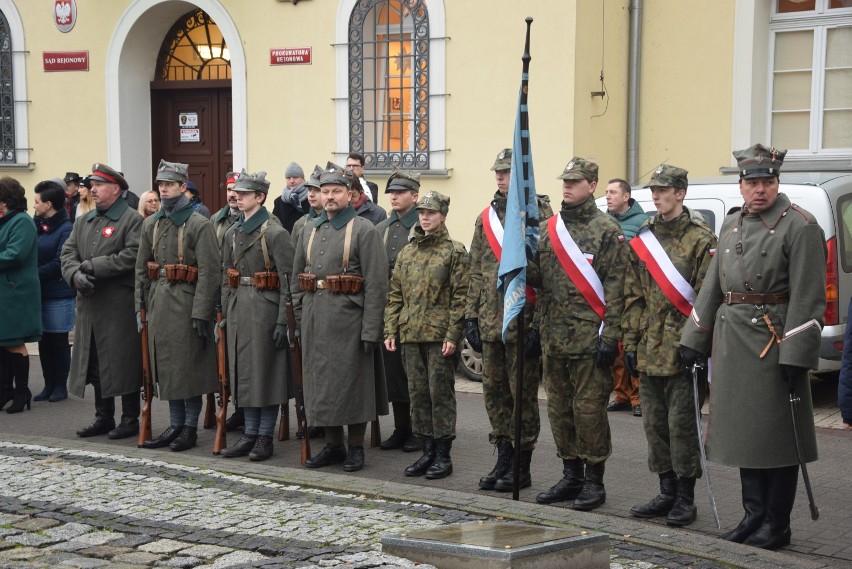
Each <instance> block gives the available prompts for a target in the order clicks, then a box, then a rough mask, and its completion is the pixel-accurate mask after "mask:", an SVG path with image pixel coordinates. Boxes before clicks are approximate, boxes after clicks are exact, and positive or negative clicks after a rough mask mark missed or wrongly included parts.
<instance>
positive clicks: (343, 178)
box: [320, 162, 355, 189]
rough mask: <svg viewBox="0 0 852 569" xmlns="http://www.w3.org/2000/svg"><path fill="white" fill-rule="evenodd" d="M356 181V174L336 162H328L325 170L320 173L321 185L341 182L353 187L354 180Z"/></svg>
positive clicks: (342, 184) (343, 184)
mask: <svg viewBox="0 0 852 569" xmlns="http://www.w3.org/2000/svg"><path fill="white" fill-rule="evenodd" d="M354 181H355V176H354V175H353V174H352V173H351V172H350V171H348V170H344V169H343V168H341V167H340V166H338V165H337V164H335V163H334V162H328V163H327V164H326V165H325V170H323V173H322V174H321V175H320V186H324V185H326V184H340V185H341V186H346V187H347V188H349V189H352V182H354Z"/></svg>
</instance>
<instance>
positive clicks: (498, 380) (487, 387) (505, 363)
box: [482, 342, 541, 450]
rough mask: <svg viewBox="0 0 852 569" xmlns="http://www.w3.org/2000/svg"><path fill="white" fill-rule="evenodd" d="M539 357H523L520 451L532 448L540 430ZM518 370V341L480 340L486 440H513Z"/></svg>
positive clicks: (492, 442) (492, 441) (493, 442)
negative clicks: (486, 427)
mask: <svg viewBox="0 0 852 569" xmlns="http://www.w3.org/2000/svg"><path fill="white" fill-rule="evenodd" d="M539 361H540V360H539V358H534V359H533V358H524V386H523V397H522V399H521V402H522V404H523V407H522V409H521V450H533V449H534V448H535V443H536V441H537V440H538V433H539V431H540V430H541V420H540V418H539V412H538V385H539ZM517 373H518V348H517V344H503V342H482V394H483V396H484V398H485V410H486V411H487V412H488V420H489V421H491V432H490V433H489V434H488V441H489V442H490V443H491V444H495V443H496V442H497V441H498V440H499V439H508V440H510V441H512V442H514V440H515V379H516V378H517Z"/></svg>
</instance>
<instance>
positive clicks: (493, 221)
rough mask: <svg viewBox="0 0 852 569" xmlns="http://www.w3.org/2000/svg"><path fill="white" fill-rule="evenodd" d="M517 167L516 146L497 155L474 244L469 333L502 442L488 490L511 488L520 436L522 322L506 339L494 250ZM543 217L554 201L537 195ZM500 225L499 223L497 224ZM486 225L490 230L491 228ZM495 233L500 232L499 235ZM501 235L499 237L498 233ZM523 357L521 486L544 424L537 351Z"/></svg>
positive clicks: (528, 308) (495, 434)
mask: <svg viewBox="0 0 852 569" xmlns="http://www.w3.org/2000/svg"><path fill="white" fill-rule="evenodd" d="M511 169H512V150H511V149H509V148H505V149H503V150H501V151H500V153H499V154H498V155H497V159H496V160H495V161H494V165H493V166H492V167H491V170H492V171H493V172H494V174H495V178H496V182H497V191H496V192H495V194H494V199H493V200H492V201H491V204H490V206H489V207H488V208H487V209H486V210H485V211H484V212H482V214H480V215H479V216H478V217H477V218H476V225H475V227H474V230H473V242H472V244H471V246H470V258H471V264H470V289H469V290H468V294H467V308H466V310H465V318H466V320H465V337H466V338H467V341H468V343H469V344H470V345H471V347H472V348H473V349H474V350H476V351H478V352H482V392H483V395H484V398H485V409H486V411H487V412H488V419H489V421H490V422H491V432H490V433H489V434H488V440H489V442H490V443H491V444H494V445H497V463H496V464H495V465H494V468H493V469H492V470H491V472H489V473H488V474H486V475H485V476H483V477H482V478H480V479H479V487H480V488H482V489H483V490H492V489H493V490H498V491H501V492H509V491H511V490H512V482H513V477H512V470H511V466H512V452H513V446H512V443H513V439H514V435H515V427H514V424H515V421H514V412H515V378H516V377H517V353H518V350H517V348H516V346H517V343H516V341H517V337H518V332H517V321H514V320H513V321H512V323H511V324H510V325H509V329H508V332H507V339H508V343H506V344H504V343H503V336H502V331H503V297H502V295H501V294H500V293H499V292H498V291H497V269H498V268H499V266H500V258H499V256H498V255H497V253H495V247H496V250H497V251H500V250H501V248H502V231H503V228H502V225H503V223H504V221H505V217H506V195H507V193H508V191H509V176H510V173H511ZM538 209H539V212H538V215H539V219H540V220H544V219H547V218H549V217H550V216H552V215H553V211H552V210H551V209H550V200H549V198H547V197H546V196H538ZM495 225H499V227H494V226H495ZM486 228H487V229H486ZM495 231H496V233H495ZM498 235H499V236H500V238H498V237H497V236H498ZM528 291H530V293H531V294H528V295H527V299H528V302H527V303H526V305H525V307H524V322H525V323H526V330H525V331H524V332H526V331H527V330H529V326H530V324H531V323H532V320H533V311H534V307H535V294H534V292H532V289H528ZM527 355H528V357H526V358H525V360H524V388H523V391H524V393H523V396H522V401H523V405H522V417H521V442H520V444H521V484H520V487H521V488H526V487H528V486H530V484H531V483H532V478H531V476H530V468H529V466H530V461H531V460H532V452H533V449H534V448H535V443H536V441H537V440H538V433H539V429H540V427H541V423H540V420H539V413H538V386H539V379H540V376H539V365H540V360H539V357H538V355H534V354H527Z"/></svg>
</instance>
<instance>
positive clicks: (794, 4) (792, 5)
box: [778, 0, 816, 14]
mask: <svg viewBox="0 0 852 569" xmlns="http://www.w3.org/2000/svg"><path fill="white" fill-rule="evenodd" d="M814 8H816V0H778V13H779V14H787V13H789V12H809V11H811V10H813V9H814Z"/></svg>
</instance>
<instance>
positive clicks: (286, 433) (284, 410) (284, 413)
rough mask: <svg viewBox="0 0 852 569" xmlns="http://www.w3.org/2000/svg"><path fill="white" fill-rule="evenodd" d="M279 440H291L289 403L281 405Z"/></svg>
mask: <svg viewBox="0 0 852 569" xmlns="http://www.w3.org/2000/svg"><path fill="white" fill-rule="evenodd" d="M278 440H279V441H288V440H290V407H289V401H288V402H287V403H282V404H281V420H280V421H279V422H278Z"/></svg>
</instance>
